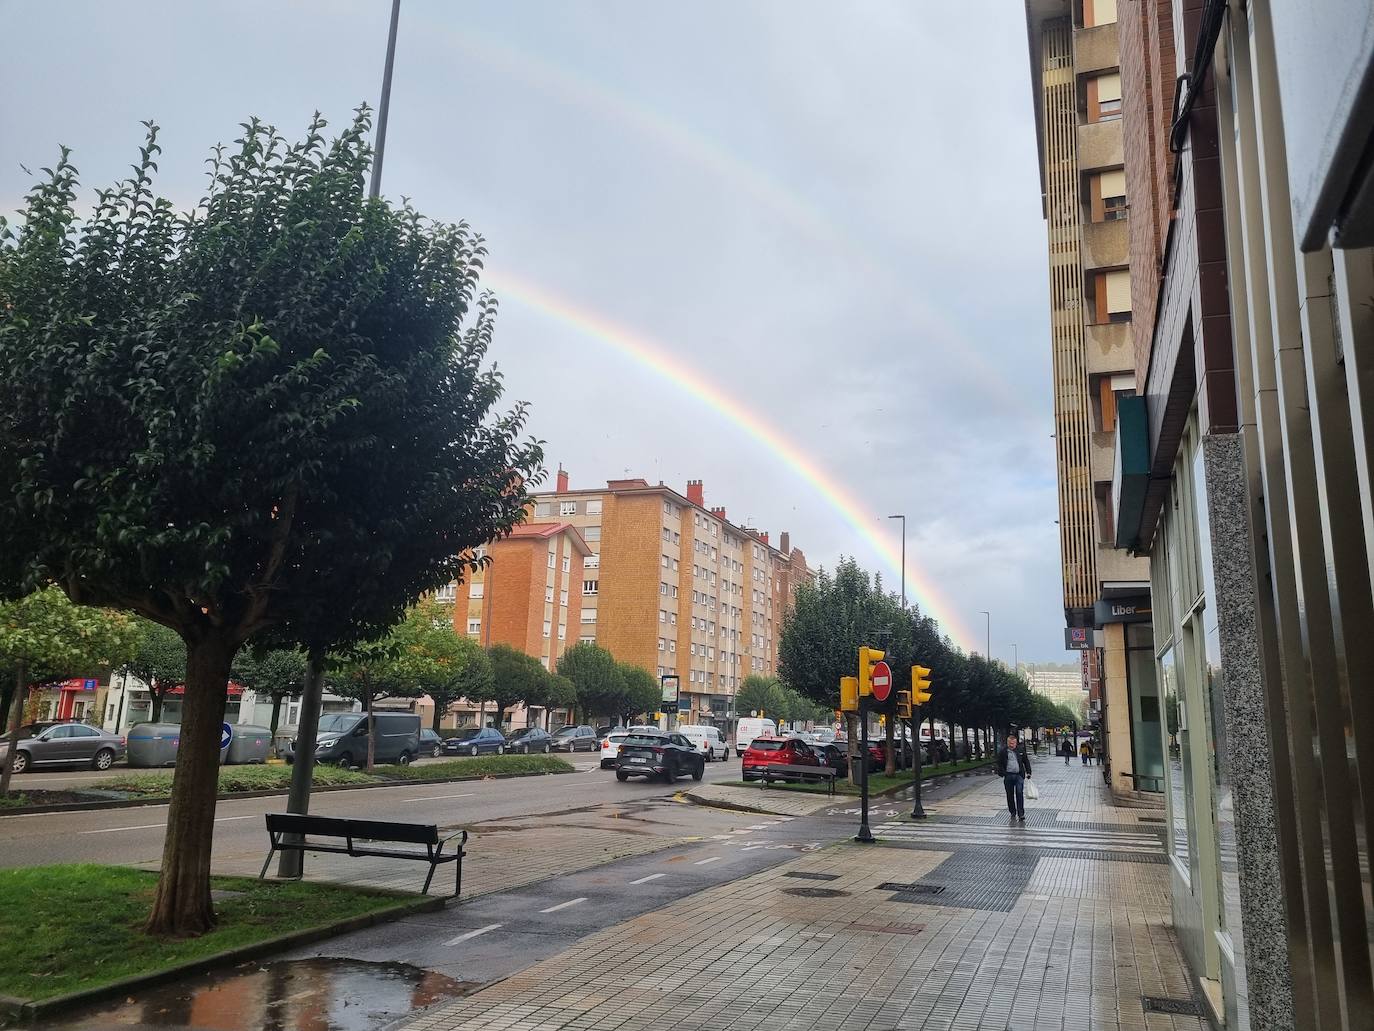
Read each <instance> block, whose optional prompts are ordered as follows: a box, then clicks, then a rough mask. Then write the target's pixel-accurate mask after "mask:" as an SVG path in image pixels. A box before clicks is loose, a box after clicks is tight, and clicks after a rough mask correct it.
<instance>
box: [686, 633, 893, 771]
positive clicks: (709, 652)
mask: <svg viewBox="0 0 1374 1031" xmlns="http://www.w3.org/2000/svg"><path fill="white" fill-rule="evenodd" d="M706 657H707V658H708V659H710V660H711V661H712V662H715V661H716V650H715V649H714V648H707V649H706ZM913 790H914V789H913Z"/></svg>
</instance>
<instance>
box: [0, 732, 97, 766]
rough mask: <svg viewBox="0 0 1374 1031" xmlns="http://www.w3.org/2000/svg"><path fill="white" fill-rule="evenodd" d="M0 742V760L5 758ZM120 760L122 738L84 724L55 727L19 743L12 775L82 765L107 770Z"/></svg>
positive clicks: (3, 748)
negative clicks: (38, 768)
mask: <svg viewBox="0 0 1374 1031" xmlns="http://www.w3.org/2000/svg"><path fill="white" fill-rule="evenodd" d="M5 747H6V746H5V744H4V743H3V742H0V756H3V755H4V754H5ZM122 758H124V738H122V737H120V736H119V735H118V734H107V733H105V731H103V730H101V729H100V728H99V727H91V726H88V725H86V724H85V723H59V724H58V725H57V726H55V727H49V728H48V729H47V730H45V731H43V732H42V733H40V734H38V735H36V736H34V737H31V738H28V739H26V740H24V741H20V742H19V747H18V749H17V750H16V751H15V753H14V772H15V773H23V772H24V771H25V770H28V769H30V768H34V767H45V766H65V765H68V764H70V763H83V764H85V765H87V766H93V767H95V768H96V769H97V770H108V769H109V768H110V767H111V766H113V765H114V764H115V763H116V762H118V761H119V760H120V759H122Z"/></svg>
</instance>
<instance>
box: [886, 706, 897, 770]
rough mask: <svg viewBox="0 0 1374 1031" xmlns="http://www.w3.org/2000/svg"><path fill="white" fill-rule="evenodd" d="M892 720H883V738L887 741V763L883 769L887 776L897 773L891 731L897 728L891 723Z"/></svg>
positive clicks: (895, 751) (895, 753)
mask: <svg viewBox="0 0 1374 1031" xmlns="http://www.w3.org/2000/svg"><path fill="white" fill-rule="evenodd" d="M894 722H895V721H893V720H883V738H884V740H885V741H886V742H887V764H886V766H885V767H884V769H883V772H884V773H886V774H887V775H888V776H889V777H895V776H896V775H897V749H896V746H895V743H894V737H895V735H894V734H893V731H895V730H896V729H897V728H896V727H895V726H894V725H893V724H894Z"/></svg>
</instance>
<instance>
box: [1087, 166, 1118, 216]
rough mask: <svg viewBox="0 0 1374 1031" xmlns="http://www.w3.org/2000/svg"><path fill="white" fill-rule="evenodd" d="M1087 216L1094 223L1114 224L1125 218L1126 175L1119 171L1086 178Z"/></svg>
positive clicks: (1100, 173)
mask: <svg viewBox="0 0 1374 1031" xmlns="http://www.w3.org/2000/svg"><path fill="white" fill-rule="evenodd" d="M1088 207H1089V216H1090V218H1091V219H1092V221H1094V222H1116V221H1118V220H1120V219H1123V218H1125V217H1126V173H1125V172H1124V171H1122V170H1121V169H1119V168H1117V169H1113V170H1112V171H1109V172H1098V173H1097V174H1096V175H1091V176H1089V177H1088Z"/></svg>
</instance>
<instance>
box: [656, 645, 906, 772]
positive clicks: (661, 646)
mask: <svg viewBox="0 0 1374 1031" xmlns="http://www.w3.org/2000/svg"><path fill="white" fill-rule="evenodd" d="M667 647H668V642H667V641H666V640H664V639H663V638H662V637H660V638H659V639H658V650H659V651H664V650H665V649H667ZM911 790H913V791H915V790H916V789H915V788H912V789H911Z"/></svg>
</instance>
